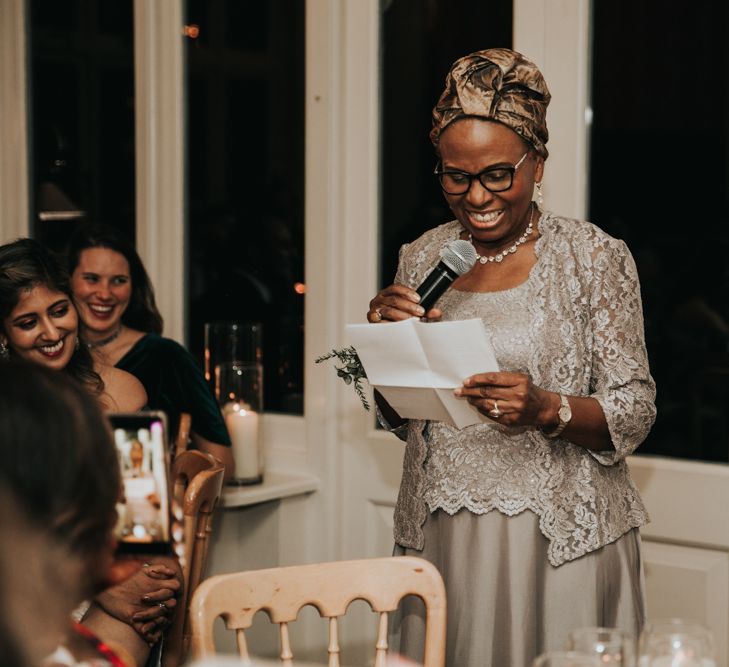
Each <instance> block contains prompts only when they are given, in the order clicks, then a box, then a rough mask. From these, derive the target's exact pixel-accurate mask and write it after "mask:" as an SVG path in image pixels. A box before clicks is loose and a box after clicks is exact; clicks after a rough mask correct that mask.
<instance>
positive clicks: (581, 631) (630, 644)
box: [567, 627, 635, 667]
mask: <svg viewBox="0 0 729 667" xmlns="http://www.w3.org/2000/svg"><path fill="white" fill-rule="evenodd" d="M567 649H568V650H570V651H578V652H579V653H588V654H590V655H595V656H597V657H598V658H599V659H600V664H601V665H613V666H614V667H635V639H634V638H633V636H632V635H630V634H628V633H626V632H623V631H622V630H620V629H618V628H589V627H587V628H576V629H574V630H572V632H570V634H569V637H568V639H567Z"/></svg>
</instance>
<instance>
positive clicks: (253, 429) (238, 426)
mask: <svg viewBox="0 0 729 667" xmlns="http://www.w3.org/2000/svg"><path fill="white" fill-rule="evenodd" d="M223 416H224V417H225V426H226V427H227V429H228V434H229V435H230V441H231V443H232V445H233V457H234V458H235V477H236V478H237V479H243V480H251V481H253V480H256V479H258V478H259V477H260V475H261V471H260V463H259V453H258V413H257V412H254V411H253V410H251V409H250V407H249V406H247V405H243V404H240V403H227V404H226V405H225V407H224V408H223Z"/></svg>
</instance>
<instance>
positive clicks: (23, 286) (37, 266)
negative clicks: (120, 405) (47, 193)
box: [0, 239, 104, 395]
mask: <svg viewBox="0 0 729 667" xmlns="http://www.w3.org/2000/svg"><path fill="white" fill-rule="evenodd" d="M38 285H45V286H46V287H48V288H49V289H52V290H54V291H56V292H61V293H63V294H66V295H67V296H68V297H69V299H71V301H72V303H73V295H72V294H71V286H70V283H69V280H68V274H66V272H65V271H64V270H63V267H62V265H61V264H60V262H58V260H57V259H56V258H55V257H54V256H53V255H52V254H51V252H50V251H49V250H47V249H46V248H44V247H43V246H42V245H41V244H40V243H39V242H38V241H36V240H35V239H18V240H16V241H13V242H12V243H6V244H5V245H3V246H0V332H3V333H4V334H5V335H6V336H7V335H8V332H7V331H4V330H3V326H2V321H3V320H4V319H5V318H6V317H8V316H9V315H10V313H11V312H12V310H13V308H15V306H17V305H18V301H19V300H20V295H21V293H22V292H24V291H27V290H31V289H33V288H34V287H37V286H38ZM73 307H75V306H73ZM64 370H65V372H66V373H68V375H70V376H71V377H73V378H74V379H75V380H77V381H78V382H80V383H82V384H84V385H86V386H87V387H88V388H90V389H91V391H92V393H94V394H96V395H98V394H101V393H102V392H103V390H104V383H103V381H102V380H101V377H100V376H99V374H98V373H96V371H94V364H93V359H92V358H91V353H90V352H89V350H88V349H87V348H86V346H84V345H77V347H76V349H75V350H74V353H73V356H72V357H71V360H70V361H69V363H68V365H67V366H66V368H65V369H64Z"/></svg>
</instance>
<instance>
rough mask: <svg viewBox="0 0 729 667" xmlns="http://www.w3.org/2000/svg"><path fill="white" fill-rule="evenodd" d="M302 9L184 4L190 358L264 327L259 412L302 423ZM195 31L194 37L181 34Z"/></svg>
mask: <svg viewBox="0 0 729 667" xmlns="http://www.w3.org/2000/svg"><path fill="white" fill-rule="evenodd" d="M304 6H305V2H304V0H271V1H268V2H263V3H248V2H236V1H233V0H227V1H224V0H189V2H188V4H187V21H186V22H187V24H188V30H187V34H188V38H187V40H186V44H187V71H188V88H187V90H188V92H187V104H188V150H189V153H188V158H189V159H188V165H189V166H188V192H189V204H188V210H189V219H188V224H189V244H188V246H189V275H188V282H189V290H190V291H189V328H188V341H189V347H190V350H191V351H192V352H193V353H194V354H196V355H197V356H198V357H199V358H200V359H202V352H203V335H204V324H205V322H210V321H216V320H237V321H243V322H261V323H262V324H263V362H264V374H265V375H264V392H265V396H264V408H265V409H266V410H267V411H281V412H289V413H301V412H302V407H303V393H302V392H303V326H304V319H303V318H304V296H303V291H304ZM192 26H195V31H197V36H196V37H194V38H193V37H192V35H193V34H194V33H195V31H191V30H190V29H189V27H192Z"/></svg>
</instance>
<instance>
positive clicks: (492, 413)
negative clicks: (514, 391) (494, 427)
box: [489, 399, 501, 419]
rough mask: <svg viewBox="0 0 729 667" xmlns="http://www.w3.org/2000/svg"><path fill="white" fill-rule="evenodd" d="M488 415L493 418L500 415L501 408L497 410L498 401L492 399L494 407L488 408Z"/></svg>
mask: <svg viewBox="0 0 729 667" xmlns="http://www.w3.org/2000/svg"><path fill="white" fill-rule="evenodd" d="M489 416H490V417H493V418H494V419H498V418H499V417H501V410H499V402H498V401H497V400H496V399H494V407H493V408H491V410H489Z"/></svg>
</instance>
